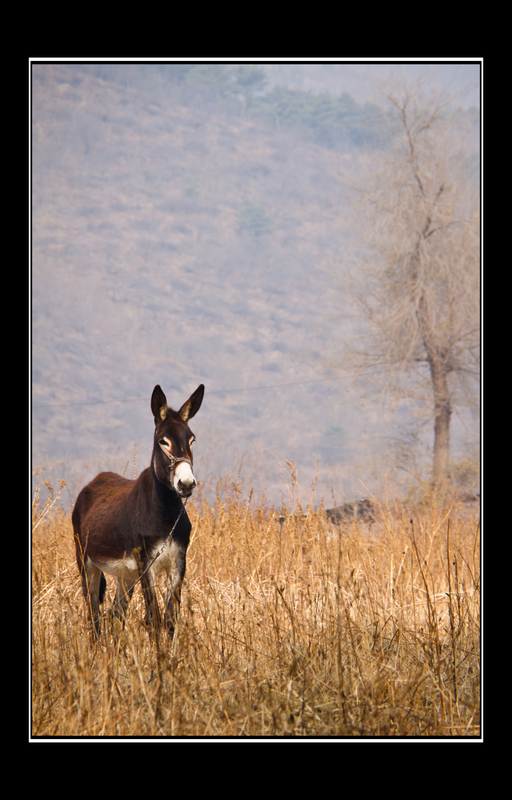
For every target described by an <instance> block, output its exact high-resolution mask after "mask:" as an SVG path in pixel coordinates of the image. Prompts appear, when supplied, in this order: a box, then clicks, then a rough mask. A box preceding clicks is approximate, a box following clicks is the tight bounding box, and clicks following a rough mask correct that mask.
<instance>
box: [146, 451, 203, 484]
mask: <svg viewBox="0 0 512 800" xmlns="http://www.w3.org/2000/svg"><path fill="white" fill-rule="evenodd" d="M158 446H159V448H160V450H161V451H162V453H163V454H164V456H165V457H166V459H167V460H168V461H169V465H168V466H169V485H170V488H171V490H172V491H173V492H175V491H176V489H175V488H174V486H173V478H174V473H175V472H176V466H177V465H178V464H180V463H181V462H182V461H185V462H186V463H187V464H190V469H191V470H193V464H192V461H191V460H190V458H187V457H186V456H179V457H178V456H173V455H169V453H166V452H165V450H164V448H163V447H162V445H161V444H160V443H158ZM153 470H154V473H155V475H156V465H155V461H154V459H153ZM176 494H178V492H176Z"/></svg>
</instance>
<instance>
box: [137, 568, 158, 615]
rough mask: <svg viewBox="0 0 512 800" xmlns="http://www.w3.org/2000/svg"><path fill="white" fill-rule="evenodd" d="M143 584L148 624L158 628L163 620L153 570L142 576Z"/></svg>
mask: <svg viewBox="0 0 512 800" xmlns="http://www.w3.org/2000/svg"><path fill="white" fill-rule="evenodd" d="M141 586H142V594H143V597H144V603H145V606H146V617H145V622H146V625H148V626H153V627H154V628H158V627H160V624H161V621H162V620H161V617H160V610H159V608H158V601H157V598H156V594H155V589H154V586H153V575H152V574H151V570H149V572H148V573H145V574H144V575H143V576H142V578H141Z"/></svg>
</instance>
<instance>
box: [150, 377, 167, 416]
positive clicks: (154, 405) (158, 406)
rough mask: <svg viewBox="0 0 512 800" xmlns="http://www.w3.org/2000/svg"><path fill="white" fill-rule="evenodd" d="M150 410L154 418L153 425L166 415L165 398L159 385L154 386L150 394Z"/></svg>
mask: <svg viewBox="0 0 512 800" xmlns="http://www.w3.org/2000/svg"><path fill="white" fill-rule="evenodd" d="M151 411H152V412H153V416H154V418H155V425H158V423H159V422H161V421H162V420H163V419H165V418H166V416H167V399H166V397H165V394H164V393H163V392H162V390H161V388H160V386H158V385H157V386H155V388H154V389H153V394H152V395H151Z"/></svg>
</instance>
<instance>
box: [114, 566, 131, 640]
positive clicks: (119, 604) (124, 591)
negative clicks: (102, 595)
mask: <svg viewBox="0 0 512 800" xmlns="http://www.w3.org/2000/svg"><path fill="white" fill-rule="evenodd" d="M135 583H136V581H135V580H132V579H128V578H125V577H122V578H118V579H117V591H116V596H115V598H114V605H113V608H112V622H114V621H115V620H119V621H120V622H121V623H122V626H123V628H124V623H125V618H126V610H127V608H128V605H129V603H130V600H131V599H132V595H133V590H134V588H135ZM114 630H115V625H114Z"/></svg>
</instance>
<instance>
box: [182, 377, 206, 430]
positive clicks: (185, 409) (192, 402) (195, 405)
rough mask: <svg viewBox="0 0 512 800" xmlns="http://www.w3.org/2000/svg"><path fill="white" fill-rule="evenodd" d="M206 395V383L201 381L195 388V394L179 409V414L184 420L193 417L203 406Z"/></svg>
mask: <svg viewBox="0 0 512 800" xmlns="http://www.w3.org/2000/svg"><path fill="white" fill-rule="evenodd" d="M203 396H204V385H203V384H202V383H201V384H200V385H199V386H198V387H197V389H196V390H195V392H194V394H193V395H191V396H190V397H189V398H188V400H187V402H186V403H183V405H182V407H181V408H180V410H179V412H178V413H179V415H180V417H181V418H182V420H183V421H184V422H187V420H189V419H192V417H194V416H195V415H196V414H197V412H198V411H199V409H200V408H201V403H202V402H203Z"/></svg>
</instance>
